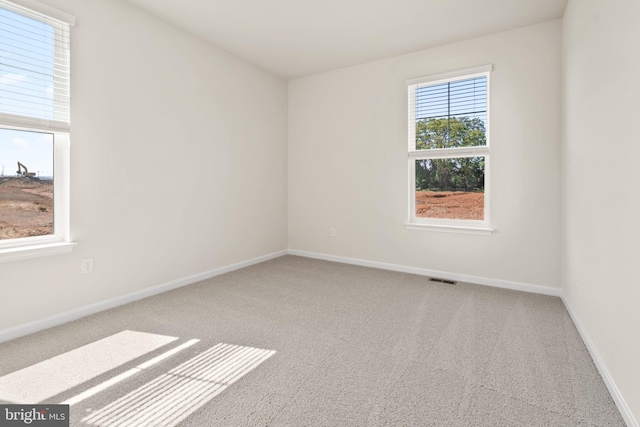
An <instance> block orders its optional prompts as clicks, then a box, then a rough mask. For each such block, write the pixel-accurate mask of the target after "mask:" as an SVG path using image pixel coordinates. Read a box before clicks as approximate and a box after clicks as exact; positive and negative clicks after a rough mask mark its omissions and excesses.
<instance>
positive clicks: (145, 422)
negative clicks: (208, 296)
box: [82, 343, 275, 427]
mask: <svg viewBox="0 0 640 427" xmlns="http://www.w3.org/2000/svg"><path fill="white" fill-rule="evenodd" d="M274 354H275V351H273V350H265V349H260V348H253V347H244V346H238V345H231V344H223V343H220V344H217V345H215V346H214V347H211V348H210V349H208V350H206V351H204V352H203V353H202V354H200V355H198V356H196V357H194V358H192V359H190V360H188V361H186V362H184V363H183V364H181V365H179V366H177V367H176V368H174V369H172V370H171V371H169V372H168V373H166V374H163V375H161V376H159V377H157V378H156V379H154V380H152V381H151V382H149V383H147V384H145V385H143V386H141V387H139V388H138V389H136V390H134V391H132V392H131V393H129V394H127V395H125V396H123V397H121V398H120V399H118V400H116V401H115V402H113V403H111V404H109V405H107V406H105V407H104V408H102V409H100V410H97V411H96V412H94V413H92V414H91V415H89V416H87V417H85V418H84V419H83V420H82V422H83V423H87V424H90V425H94V426H100V427H106V426H109V427H111V426H114V427H115V426H123V427H124V426H126V427H129V426H175V425H177V424H178V423H180V422H181V421H183V420H184V419H186V418H187V417H188V416H189V415H191V414H192V413H193V412H195V411H196V410H197V409H198V408H200V407H202V406H203V405H204V404H206V403H207V402H208V401H209V400H211V399H212V398H214V397H215V396H217V395H218V394H220V393H222V392H223V391H224V390H225V389H226V388H227V387H229V386H230V385H231V384H233V383H234V382H236V381H237V380H239V379H240V378H241V377H243V376H244V375H246V374H247V373H249V372H250V371H252V370H253V369H255V368H256V367H257V366H258V365H260V364H261V363H262V362H264V361H265V360H267V359H268V358H269V357H271V356H272V355H274Z"/></svg>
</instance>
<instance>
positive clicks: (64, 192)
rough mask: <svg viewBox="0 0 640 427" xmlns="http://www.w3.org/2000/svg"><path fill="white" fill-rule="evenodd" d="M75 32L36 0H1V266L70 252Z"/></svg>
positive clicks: (68, 19)
mask: <svg viewBox="0 0 640 427" xmlns="http://www.w3.org/2000/svg"><path fill="white" fill-rule="evenodd" d="M22 3H25V4H28V5H29V8H28V9H27V8H25V7H23V6H22V5H21V4H22ZM72 24H73V17H71V16H69V15H67V14H65V13H63V12H60V11H57V10H55V9H53V8H50V7H49V6H46V5H41V4H39V3H37V2H35V1H34V0H28V1H27V0H12V1H11V2H9V1H6V0H0V261H6V260H11V259H20V258H27V257H32V256H39V255H42V254H50V253H58V252H66V251H70V250H71V247H72V245H71V244H70V242H69V241H70V239H69V151H70V141H69V133H70V69H69V62H70V49H69V43H70V40H69V27H70V25H72Z"/></svg>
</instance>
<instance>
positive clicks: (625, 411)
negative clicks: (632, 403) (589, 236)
mask: <svg viewBox="0 0 640 427" xmlns="http://www.w3.org/2000/svg"><path fill="white" fill-rule="evenodd" d="M560 298H561V299H562V302H563V303H564V306H565V308H566V309H567V311H568V312H569V316H571V320H573V324H574V325H575V326H576V329H577V330H578V333H579V334H580V337H582V341H583V342H584V345H585V346H586V347H587V350H589V354H590V355H591V358H592V359H593V363H594V364H595V365H596V368H597V369H598V372H599V373H600V376H601V377H602V380H603V381H604V384H605V385H606V386H607V389H608V390H609V394H611V397H612V398H613V401H614V402H615V404H616V406H617V408H618V411H620V415H622V418H623V419H624V422H625V423H627V426H629V427H638V426H639V424H638V421H637V420H636V419H635V417H634V416H633V413H632V412H631V409H630V408H629V405H627V402H626V401H625V400H624V397H623V396H622V393H620V390H619V389H618V386H617V385H616V383H615V381H614V380H613V377H612V376H611V374H610V373H609V370H608V369H607V366H606V365H605V364H604V362H603V361H602V358H601V357H600V354H599V353H598V350H596V347H595V345H593V341H591V338H590V337H589V334H587V330H586V329H585V327H584V325H583V324H582V322H581V321H580V319H578V317H577V316H576V314H575V312H574V311H573V309H572V308H571V304H569V301H567V298H566V297H565V295H564V293H563V292H561V294H560Z"/></svg>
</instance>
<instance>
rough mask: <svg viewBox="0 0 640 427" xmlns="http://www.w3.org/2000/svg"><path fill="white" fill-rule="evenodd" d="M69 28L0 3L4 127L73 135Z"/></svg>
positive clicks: (0, 105) (0, 83) (0, 113)
mask: <svg viewBox="0 0 640 427" xmlns="http://www.w3.org/2000/svg"><path fill="white" fill-rule="evenodd" d="M30 4H35V2H31V3H30ZM69 27H70V24H69V23H68V22H64V21H62V20H59V19H57V18H52V17H51V16H49V15H44V14H42V13H40V12H37V11H35V10H33V9H31V8H29V9H27V8H25V7H23V6H21V5H19V4H17V2H10V1H7V0H0V123H2V124H4V125H8V126H16V127H21V128H25V127H27V128H32V129H42V130H52V131H69V128H70V83H69V82H70V80H69V78H70V66H69V63H70V49H69V48H70V46H69V44H70V37H69Z"/></svg>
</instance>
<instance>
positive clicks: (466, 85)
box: [407, 66, 492, 230]
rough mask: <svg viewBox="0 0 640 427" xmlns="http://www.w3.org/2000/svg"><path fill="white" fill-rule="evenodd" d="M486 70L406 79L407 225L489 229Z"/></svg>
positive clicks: (488, 67)
mask: <svg viewBox="0 0 640 427" xmlns="http://www.w3.org/2000/svg"><path fill="white" fill-rule="evenodd" d="M491 70H492V66H484V67H478V68H474V69H468V70H462V71H456V72H453V73H447V74H441V75H437V76H429V77H422V78H418V79H412V80H409V81H407V88H408V101H409V102H408V119H409V132H408V145H409V146H408V154H409V193H410V201H409V222H408V224H407V225H408V226H412V225H413V226H437V227H447V226H454V227H456V229H458V230H459V229H460V227H468V228H476V229H483V230H489V228H488V226H489V197H488V196H489V157H490V156H489V155H490V147H489V77H490V76H489V74H490V72H491Z"/></svg>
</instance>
